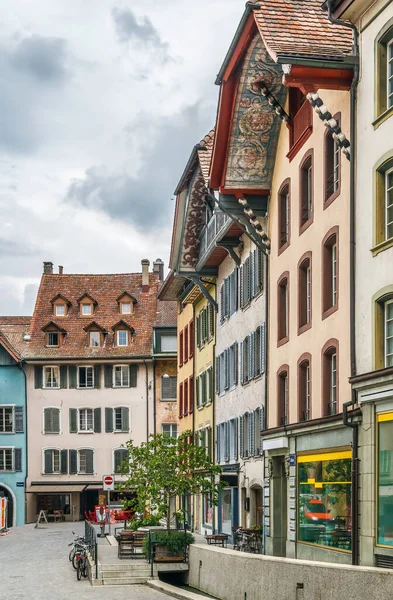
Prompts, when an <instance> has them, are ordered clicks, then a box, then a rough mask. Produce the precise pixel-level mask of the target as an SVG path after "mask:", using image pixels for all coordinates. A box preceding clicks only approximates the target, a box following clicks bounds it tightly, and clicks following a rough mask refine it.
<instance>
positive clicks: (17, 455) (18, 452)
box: [14, 448, 22, 473]
mask: <svg viewBox="0 0 393 600" xmlns="http://www.w3.org/2000/svg"><path fill="white" fill-rule="evenodd" d="M14 461H15V462H14V469H15V471H16V472H17V473H19V472H20V471H22V448H15V450H14Z"/></svg>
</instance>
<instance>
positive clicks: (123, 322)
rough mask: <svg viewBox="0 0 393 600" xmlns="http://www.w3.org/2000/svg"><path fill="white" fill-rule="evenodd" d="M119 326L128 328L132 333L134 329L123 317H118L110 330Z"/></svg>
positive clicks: (115, 329)
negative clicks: (118, 319)
mask: <svg viewBox="0 0 393 600" xmlns="http://www.w3.org/2000/svg"><path fill="white" fill-rule="evenodd" d="M121 327H125V328H126V329H128V330H129V331H131V332H132V333H134V331H135V329H134V328H133V327H132V326H131V325H130V324H129V323H126V322H125V321H124V319H120V321H118V322H117V323H115V324H114V325H112V327H111V329H112V331H117V330H118V329H120V328H121Z"/></svg>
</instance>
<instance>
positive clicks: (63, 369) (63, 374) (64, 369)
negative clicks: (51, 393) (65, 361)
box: [60, 365, 67, 390]
mask: <svg viewBox="0 0 393 600" xmlns="http://www.w3.org/2000/svg"><path fill="white" fill-rule="evenodd" d="M66 387H67V367H66V366H64V365H63V366H62V367H60V388H61V389H63V390H64V389H65V388H66Z"/></svg>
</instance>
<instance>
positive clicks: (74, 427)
mask: <svg viewBox="0 0 393 600" xmlns="http://www.w3.org/2000/svg"><path fill="white" fill-rule="evenodd" d="M77 416H78V415H77V410H76V408H70V433H77V432H78V422H77Z"/></svg>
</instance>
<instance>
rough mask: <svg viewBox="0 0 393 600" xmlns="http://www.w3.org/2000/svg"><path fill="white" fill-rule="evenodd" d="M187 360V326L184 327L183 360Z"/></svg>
mask: <svg viewBox="0 0 393 600" xmlns="http://www.w3.org/2000/svg"><path fill="white" fill-rule="evenodd" d="M187 361H188V327H187V326H186V327H185V328H184V362H187Z"/></svg>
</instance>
